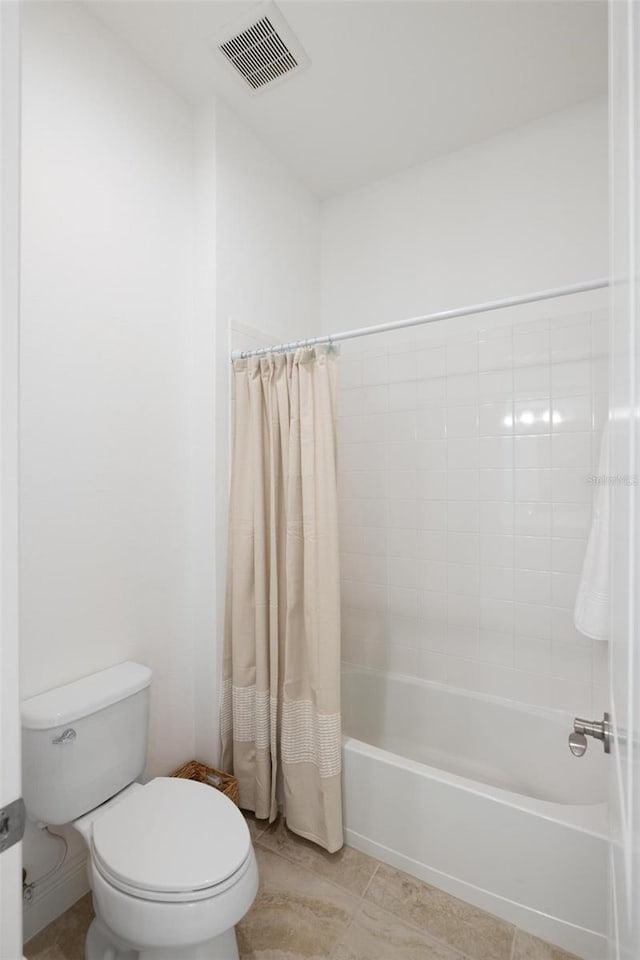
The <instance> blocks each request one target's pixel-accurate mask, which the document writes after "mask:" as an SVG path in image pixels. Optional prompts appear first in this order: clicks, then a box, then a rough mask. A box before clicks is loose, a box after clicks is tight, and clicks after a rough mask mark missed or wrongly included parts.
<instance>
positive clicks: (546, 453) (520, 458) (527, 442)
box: [514, 434, 551, 470]
mask: <svg viewBox="0 0 640 960" xmlns="http://www.w3.org/2000/svg"><path fill="white" fill-rule="evenodd" d="M514 445H515V465H516V468H518V469H536V470H544V469H546V468H547V467H550V466H551V435H550V434H541V435H539V436H533V437H516V438H515V440H514Z"/></svg>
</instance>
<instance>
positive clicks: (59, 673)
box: [21, 3, 214, 932]
mask: <svg viewBox="0 0 640 960" xmlns="http://www.w3.org/2000/svg"><path fill="white" fill-rule="evenodd" d="M24 16H25V24H24V53H23V57H24V89H23V97H24V108H23V195H22V203H23V206H22V216H23V220H22V228H23V246H22V266H23V278H22V326H21V336H22V343H21V402H22V408H21V417H22V422H21V638H22V641H21V651H22V693H23V695H24V696H30V695H32V694H35V693H38V692H39V691H42V690H45V689H47V688H50V687H52V686H55V685H57V684H61V683H64V682H67V681H70V680H73V679H75V678H77V677H81V676H83V675H86V674H88V673H91V672H93V671H95V670H99V669H101V668H103V667H107V666H109V665H111V664H113V663H117V662H118V661H121V660H124V659H135V660H139V661H141V662H143V663H146V664H148V665H149V666H150V667H151V668H152V670H153V686H152V705H151V729H150V738H149V756H148V767H147V775H153V774H156V773H166V772H169V771H170V770H171V769H172V768H174V767H175V766H176V765H177V764H179V763H181V762H183V761H185V760H187V759H189V758H191V757H192V756H193V755H194V746H195V733H194V669H195V664H194V637H193V626H194V616H193V614H192V604H193V590H194V586H193V584H194V569H193V564H194V562H195V561H194V550H196V551H197V545H196V542H195V540H196V537H197V532H196V531H197V528H196V526H195V524H196V523H197V522H198V519H199V518H197V517H195V516H194V513H195V509H194V504H195V505H196V506H197V505H198V502H199V501H198V492H197V491H195V493H194V490H193V484H192V471H193V470H196V469H197V468H198V461H197V459H196V457H194V456H193V455H192V450H191V448H192V446H193V445H194V444H196V443H197V442H198V441H199V440H200V439H201V435H202V427H203V424H204V427H205V428H206V420H204V421H203V424H200V425H198V424H197V423H196V424H195V425H194V420H193V407H194V404H195V403H196V402H197V393H198V389H199V388H198V387H197V386H194V370H196V371H197V370H198V368H197V360H196V361H194V357H196V358H198V357H199V356H200V344H198V342H197V341H196V340H195V339H194V332H195V333H197V332H198V330H197V329H196V328H195V327H194V322H193V316H194V311H193V303H194V289H193V283H192V280H193V276H192V274H193V266H194V256H193V247H194V232H193V227H194V204H195V197H194V154H193V139H194V130H193V116H192V111H191V109H190V108H188V107H187V105H186V104H185V103H184V102H183V101H182V100H181V99H180V98H179V97H178V96H176V95H175V94H174V93H173V92H172V91H171V90H169V89H168V88H167V87H166V86H165V85H164V84H163V83H162V82H160V81H159V80H158V79H156V77H155V76H154V75H153V74H152V73H151V72H150V71H148V70H147V69H146V68H145V67H143V66H142V64H140V63H139V62H138V61H137V60H136V58H135V57H134V56H133V55H132V54H131V53H130V52H129V51H128V49H127V48H126V47H124V46H123V45H122V44H121V43H120V42H118V41H116V39H115V38H114V37H113V36H112V35H111V34H110V32H109V31H108V30H107V29H106V28H105V27H103V26H102V25H101V24H99V23H98V22H97V21H95V20H94V19H93V18H92V17H91V16H89V15H88V14H87V13H85V12H84V11H83V10H82V9H81V8H78V7H77V6H70V5H65V4H49V3H45V4H42V5H39V4H27V5H25V10H24ZM213 258H214V251H212V253H211V260H212V262H213ZM210 322H211V317H209V323H210ZM205 347H206V344H205ZM210 356H211V355H210ZM200 373H201V371H200ZM198 376H200V374H198ZM209 377H210V378H211V373H209ZM208 442H209V443H210V444H212V443H213V438H212V437H211V435H210V434H209V440H208ZM209 510H210V511H211V512H212V504H211V501H210V500H209ZM204 526H205V533H206V534H207V535H209V536H210V532H211V525H209V526H206V524H205V525H204ZM212 580H213V571H211V574H210V583H209V587H210V588H211V583H212ZM211 642H213V640H212V641H211ZM38 849H39V848H38V847H37V844H36V845H35V846H34V845H31V846H30V845H29V844H28V843H27V845H26V849H25V866H26V867H27V869H28V870H30V875H31V876H32V877H33V876H34V875H37V874H38V873H39V872H41V868H42V867H43V866H45V864H44V863H43V862H41V859H39V858H40V853H39V852H38ZM72 853H73V851H72ZM54 854H55V855H57V850H55V848H53V852H52V853H51V854H50V855H49V859H48V861H47V864H46V865H47V866H50V865H51V861H52V860H53V861H55V855H54ZM71 859H73V857H72V858H71ZM28 929H29V924H27V930H28ZM31 932H33V931H31Z"/></svg>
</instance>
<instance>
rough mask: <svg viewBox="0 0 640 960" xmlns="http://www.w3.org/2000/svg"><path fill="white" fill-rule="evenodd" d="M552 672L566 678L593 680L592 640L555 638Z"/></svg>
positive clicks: (583, 680) (552, 647)
mask: <svg viewBox="0 0 640 960" xmlns="http://www.w3.org/2000/svg"><path fill="white" fill-rule="evenodd" d="M551 673H552V675H553V676H554V677H562V678H563V679H565V680H579V681H582V682H583V683H590V682H591V641H590V640H584V641H581V640H553V643H552V646H551Z"/></svg>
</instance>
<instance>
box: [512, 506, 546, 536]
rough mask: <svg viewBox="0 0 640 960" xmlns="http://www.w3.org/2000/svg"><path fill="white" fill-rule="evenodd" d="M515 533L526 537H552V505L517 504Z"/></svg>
mask: <svg viewBox="0 0 640 960" xmlns="http://www.w3.org/2000/svg"><path fill="white" fill-rule="evenodd" d="M514 516H515V522H514V531H515V533H516V534H518V535H520V536H525V537H549V536H551V504H550V503H535V502H527V503H521V502H518V501H516V504H515V514H514Z"/></svg>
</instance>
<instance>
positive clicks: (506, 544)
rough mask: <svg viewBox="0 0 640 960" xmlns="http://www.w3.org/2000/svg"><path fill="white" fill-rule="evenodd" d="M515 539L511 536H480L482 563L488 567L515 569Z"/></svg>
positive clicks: (498, 534)
mask: <svg viewBox="0 0 640 960" xmlns="http://www.w3.org/2000/svg"><path fill="white" fill-rule="evenodd" d="M513 549H514V538H513V536H511V535H509V534H501V533H482V534H481V535H480V563H481V564H483V565H487V566H496V567H508V568H510V569H512V568H513V557H514V553H513Z"/></svg>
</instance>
